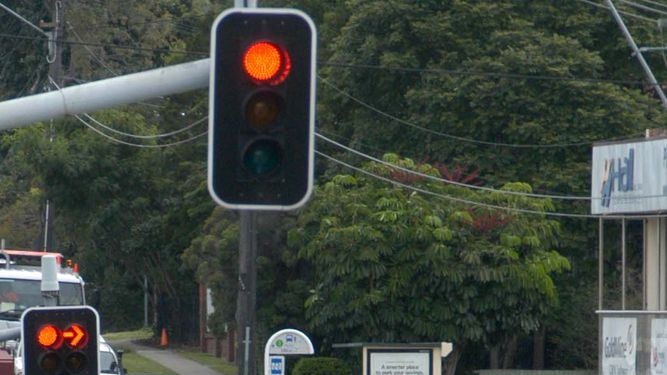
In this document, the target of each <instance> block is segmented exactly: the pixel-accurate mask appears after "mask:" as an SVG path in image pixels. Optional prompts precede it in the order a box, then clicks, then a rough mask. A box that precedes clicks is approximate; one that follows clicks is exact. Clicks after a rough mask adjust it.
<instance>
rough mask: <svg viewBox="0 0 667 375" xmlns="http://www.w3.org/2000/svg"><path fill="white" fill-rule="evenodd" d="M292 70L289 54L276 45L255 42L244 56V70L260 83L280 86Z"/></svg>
mask: <svg viewBox="0 0 667 375" xmlns="http://www.w3.org/2000/svg"><path fill="white" fill-rule="evenodd" d="M291 69H292V63H291V61H290V57H289V54H288V53H287V51H285V50H284V49H282V48H280V47H279V46H277V45H276V44H274V43H271V42H267V41H260V42H255V43H253V44H251V45H250V47H248V48H247V49H246V51H245V53H244V54H243V70H244V71H245V72H246V74H248V76H250V78H252V79H254V80H255V81H257V82H259V83H266V84H269V85H278V84H280V83H282V82H284V81H285V79H286V78H287V76H288V75H289V73H290V70H291Z"/></svg>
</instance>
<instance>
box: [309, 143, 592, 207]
mask: <svg viewBox="0 0 667 375" xmlns="http://www.w3.org/2000/svg"><path fill="white" fill-rule="evenodd" d="M315 136H317V137H318V138H320V139H321V140H323V141H325V142H327V143H329V144H332V145H334V146H336V147H338V148H341V149H343V150H345V151H348V152H351V153H353V154H355V155H357V156H361V157H362V158H364V159H367V160H370V161H373V162H376V163H379V164H382V165H384V166H387V167H390V168H393V169H398V170H400V171H403V172H406V173H410V174H412V175H414V176H419V177H423V178H427V179H429V180H432V181H436V182H442V183H445V184H450V185H454V186H459V187H464V188H468V189H474V190H480V191H485V192H489V193H498V194H506V195H516V196H522V197H528V198H548V199H564V200H579V201H582V200H583V201H590V200H591V199H595V200H601V199H602V198H601V197H595V198H591V197H589V196H585V197H584V196H572V195H549V194H537V193H524V192H519V191H507V190H499V189H494V188H489V187H484V186H477V185H470V184H465V183H463V182H458V181H452V180H448V179H446V178H442V177H436V176H432V175H429V174H426V173H422V172H419V171H415V170H412V169H409V168H405V167H401V166H400V165H397V164H394V163H390V162H387V161H384V160H381V159H378V158H376V157H373V156H371V155H368V154H365V153H363V152H361V151H358V150H355V149H353V148H351V147H347V146H345V145H343V144H341V143H338V142H336V141H334V140H332V139H329V138H327V137H325V136H323V135H322V134H319V133H315Z"/></svg>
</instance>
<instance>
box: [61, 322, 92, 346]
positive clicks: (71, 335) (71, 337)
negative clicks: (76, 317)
mask: <svg viewBox="0 0 667 375" xmlns="http://www.w3.org/2000/svg"><path fill="white" fill-rule="evenodd" d="M63 339H64V340H65V342H66V343H67V345H69V346H70V347H72V348H75V349H81V348H83V347H85V346H86V344H87V343H88V332H87V331H86V329H85V328H83V327H81V326H80V325H78V324H72V325H71V326H69V327H68V328H67V329H66V330H64V331H63Z"/></svg>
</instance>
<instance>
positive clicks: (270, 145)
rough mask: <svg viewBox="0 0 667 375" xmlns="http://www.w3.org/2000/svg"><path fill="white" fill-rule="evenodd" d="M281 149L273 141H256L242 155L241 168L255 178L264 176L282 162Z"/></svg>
mask: <svg viewBox="0 0 667 375" xmlns="http://www.w3.org/2000/svg"><path fill="white" fill-rule="evenodd" d="M282 159H283V155H282V148H281V147H280V144H279V143H278V142H277V141H275V140H273V139H258V140H256V141H254V142H253V143H251V144H250V146H248V148H246V149H245V152H244V153H243V166H244V167H245V168H246V170H248V172H250V173H251V174H253V175H255V176H265V175H267V174H270V173H271V172H273V170H275V169H276V167H278V165H280V163H281V162H282Z"/></svg>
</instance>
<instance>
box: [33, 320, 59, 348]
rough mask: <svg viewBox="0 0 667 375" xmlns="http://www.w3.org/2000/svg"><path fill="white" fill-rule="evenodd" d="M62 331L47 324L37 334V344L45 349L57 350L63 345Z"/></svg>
mask: <svg viewBox="0 0 667 375" xmlns="http://www.w3.org/2000/svg"><path fill="white" fill-rule="evenodd" d="M60 339H61V336H60V330H59V329H58V328H56V327H55V326H53V325H51V324H47V325H45V326H43V327H42V328H40V329H39V331H38V332H37V342H38V343H39V345H41V346H42V347H44V348H57V347H59V346H60V344H61V340H60Z"/></svg>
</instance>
